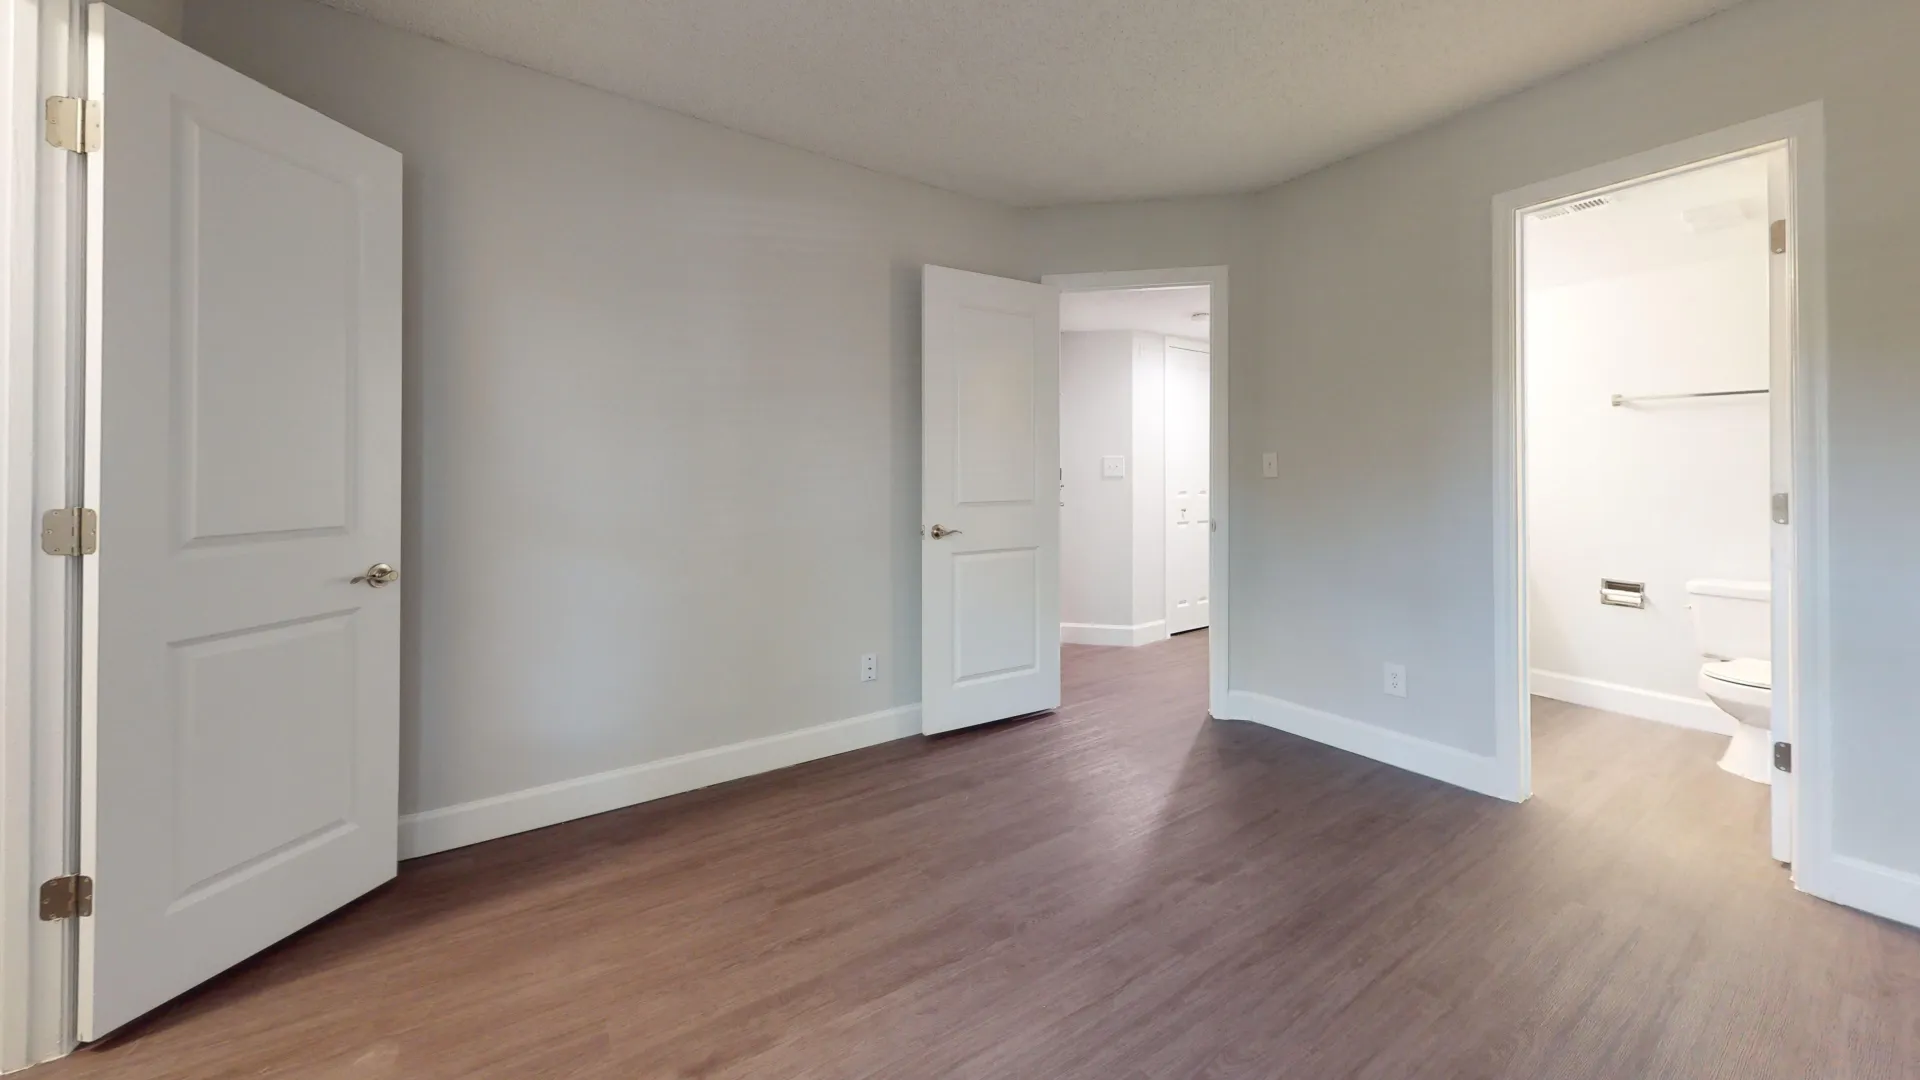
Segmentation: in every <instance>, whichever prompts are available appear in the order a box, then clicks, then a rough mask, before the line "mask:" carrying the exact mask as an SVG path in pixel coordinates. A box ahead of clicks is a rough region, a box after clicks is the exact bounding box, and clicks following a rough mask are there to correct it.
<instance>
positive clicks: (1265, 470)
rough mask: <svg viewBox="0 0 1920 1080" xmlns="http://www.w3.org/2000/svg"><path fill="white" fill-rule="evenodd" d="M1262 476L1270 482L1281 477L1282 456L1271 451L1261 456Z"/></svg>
mask: <svg viewBox="0 0 1920 1080" xmlns="http://www.w3.org/2000/svg"><path fill="white" fill-rule="evenodd" d="M1260 475H1261V476H1264V477H1266V478H1267V479H1269V480H1273V479H1276V478H1277V477H1279V475H1280V455H1279V454H1276V453H1274V452H1273V451H1271V450H1269V451H1267V452H1266V453H1264V454H1261V455H1260Z"/></svg>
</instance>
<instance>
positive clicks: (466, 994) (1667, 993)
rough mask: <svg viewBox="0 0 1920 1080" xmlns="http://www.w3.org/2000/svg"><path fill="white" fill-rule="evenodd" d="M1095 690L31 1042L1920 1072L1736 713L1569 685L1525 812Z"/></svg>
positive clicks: (462, 854)
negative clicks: (105, 1023)
mask: <svg viewBox="0 0 1920 1080" xmlns="http://www.w3.org/2000/svg"><path fill="white" fill-rule="evenodd" d="M1066 679H1067V687H1066V700H1067V702H1068V704H1067V705H1066V706H1065V707H1064V708H1062V709H1061V710H1060V712H1059V713H1058V714H1057V715H1054V716H1050V717H1046V718H1043V719H1038V720H1033V721H1027V722H1021V723H1014V724H1007V725H1000V726H996V727H993V728H989V729H985V730H979V731H974V732H970V733H964V734H960V735H955V736H949V737H944V738H940V739H936V740H931V741H927V740H920V739H912V740H905V741H902V742H899V743H894V744H890V745H887V746H883V747H877V748H874V749H872V750H867V751H862V752H859V753H855V754H848V755H845V756H842V757H838V758H833V759H830V760H827V761H822V762H815V763H813V764H810V765H804V766H800V767H798V768H794V769H789V770H786V771H784V772H780V773H775V774H770V775H767V776H762V777H756V778H754V779H751V780H746V781H741V782H739V783H734V784H729V785H725V786H723V787H719V788H712V789H708V790H706V791H702V792H696V793H693V794H690V795H685V796H680V797H677V798H674V799H668V800H664V801H661V802H656V803H652V804H649V805H645V806H641V807H636V808H633V809H630V810H624V811H619V812H616V813H612V814H607V815H604V816H601V817H597V818H592V819H589V820H586V821H580V822H574V823H572V824H569V825H563V826H559V827H556V828H553V829H548V830H544V831H541V832H537V833H529V834H525V835H521V836H517V837H512V838H509V839H506V840H501V841H496V842H494V843H491V844H486V845H482V846H479V847H474V848H468V849H465V850H462V851H457V852H450V853H447V854H444V855H440V856H435V857H432V858H428V859H421V860H418V861H415V862H410V863H407V864H406V865H405V866H404V867H403V869H402V872H401V875H400V879H399V881H397V882H396V883H394V884H393V885H391V886H389V887H387V888H385V889H383V890H382V891H380V892H378V893H376V894H374V895H373V896H372V897H370V898H368V899H366V900H365V901H363V902H361V903H359V904H357V905H355V906H354V907H352V908H350V909H349V910H347V911H346V912H344V913H342V914H341V915H338V916H336V917H334V918H332V919H330V920H329V921H327V922H326V923H324V924H322V925H321V926H319V927H316V928H315V929H313V930H311V931H309V932H307V933H305V934H302V935H300V936H299V937H298V938H296V939H294V940H293V941H291V942H288V943H286V944H284V945H283V946H281V947H279V948H277V949H275V950H273V951H272V952H270V953H269V954H267V955H265V956H263V957H260V958H257V959H256V960H254V961H252V962H250V963H248V964H247V965H245V966H243V967H242V968H240V969H237V970H235V971H233V972H231V973H229V974H228V975H226V976H224V977H222V978H220V979H218V980H216V981H215V982H213V983H212V984H210V985H209V986H207V987H205V988H203V989H202V990H201V991H199V992H197V993H195V994H193V995H190V996H189V997H187V998H185V999H183V1000H181V1001H180V1002H177V1003H175V1005H173V1006H172V1007H170V1008H169V1009H167V1010H164V1011H162V1012H161V1013H159V1014H157V1015H155V1016H153V1017H150V1018H148V1019H147V1020H145V1021H142V1022H141V1023H140V1024H138V1025H136V1026H135V1027H134V1028H132V1029H130V1030H129V1031H128V1032H126V1033H125V1034H124V1035H123V1036H121V1037H119V1038H117V1039H115V1040H113V1041H111V1042H109V1043H108V1044H106V1045H105V1046H103V1047H100V1048H95V1049H89V1050H84V1051H82V1052H81V1053H79V1054H77V1055H75V1056H74V1057H72V1058H69V1059H67V1060H66V1061H65V1062H61V1063H57V1064H54V1065H50V1066H46V1067H44V1068H43V1069H41V1070H39V1071H36V1072H35V1073H33V1074H31V1075H32V1076H33V1078H34V1080H68V1078H78V1077H107V1076H111V1077H123V1078H128V1080H133V1078H141V1080H145V1078H159V1077H180V1078H194V1080H207V1078H214V1077H241V1076H246V1077H303V1078H304V1077H324V1078H339V1080H346V1078H375V1080H382V1078H389V1077H405V1078H408V1080H429V1078H438V1077H503V1078H504V1077H515V1078H524V1077H568V1078H602V1077H605V1078H616V1077H618V1078H652V1077H712V1078H720V1077H725V1078H747V1077H752V1078H755V1080H780V1078H797V1077H809V1078H820V1080H828V1078H831V1080H857V1078H885V1080H938V1078H947V1077H954V1078H980V1080H986V1078H995V1080H1000V1078H1006V1080H1027V1078H1033V1080H1064V1078H1086V1080H1194V1078H1228V1077H1236V1078H1237V1077H1246V1078H1259V1080H1273V1078H1280V1077H1285V1078H1290V1080H1291V1078H1305V1080H1315V1078H1320V1077H1367V1078H1381V1080H1399V1078H1408V1077H1448V1078H1451V1077H1459V1078H1476V1080H1477V1078H1494V1077H1513V1078H1524V1080H1555V1078H1576V1077H1596V1078H1598V1077H1607V1078H1616V1077H1617V1078H1634V1080H1643V1078H1653V1077H1673V1078H1685V1080H1711V1078H1721V1077H1724V1078H1727V1080H1755V1078H1773V1077H1779V1078H1783V1080H1784V1078H1792V1080H1808V1078H1820V1080H1828V1078H1845V1077H1873V1078H1889V1080H1891V1078H1901V1080H1906V1078H1913V1077H1920V934H1916V933H1914V932H1911V931H1908V930H1905V929H1902V928H1898V927H1895V926H1893V925H1891V924H1888V923H1884V922H1880V921H1878V920H1875V919H1872V918H1869V917H1867V916H1863V915H1860V914H1857V913H1854V912H1851V911H1847V910H1843V909H1840V908H1837V907H1833V906H1830V905H1827V904H1824V903H1821V902H1820V901H1817V900H1813V899H1811V898H1808V897H1806V896H1803V895H1800V894H1798V893H1795V892H1794V891H1793V890H1792V888H1791V887H1790V886H1789V884H1788V881H1787V877H1786V873H1785V871H1783V870H1782V869H1780V868H1779V867H1778V866H1776V865H1775V864H1774V863H1773V862H1771V861H1770V860H1769V859H1768V857H1767V854H1766V837H1765V815H1766V798H1765V790H1764V789H1763V788H1761V787H1759V786H1757V785H1754V784H1750V783H1748V782H1747V781H1744V780H1740V779H1737V778H1735V777H1732V776H1729V775H1727V774H1726V773H1723V772H1721V771H1720V770H1718V769H1717V768H1715V767H1714V759H1715V757H1716V756H1717V754H1718V753H1719V749H1720V744H1721V742H1722V741H1723V740H1720V739H1716V738H1715V737H1713V736H1709V735H1701V734H1696V733H1692V732H1687V731H1681V730H1678V729H1673V728H1666V727H1662V726H1659V725H1656V724H1651V723H1647V722H1643V721H1637V720H1628V719H1624V718H1621V717H1616V716H1610V715H1606V714H1603V713H1596V712H1592V711H1588V710H1580V709H1574V708H1571V707H1568V706H1561V705H1556V704H1553V703H1549V702H1541V703H1539V708H1538V710H1537V714H1536V720H1535V724H1536V739H1535V750H1534V753H1535V770H1536V787H1537V789H1538V792H1539V794H1538V795H1537V796H1536V797H1535V799H1534V800H1533V801H1532V802H1531V803H1528V804H1527V805H1525V806H1520V807H1516V806H1510V805H1506V804H1502V803H1498V802H1495V801H1492V800H1489V799H1485V798H1481V797H1479V796H1475V795H1470V794H1467V793H1465V792H1461V791H1457V790H1452V789H1449V788H1447V787H1444V786H1442V785H1440V784H1438V783H1434V782H1432V781H1428V780H1425V779H1422V778H1419V777H1415V776H1411V775H1409V774H1406V773H1402V772H1398V771H1396V770H1394V769H1390V768H1387V767H1385V766H1381V765H1376V764H1373V763H1371V762H1368V761H1365V760H1363V759H1360V758H1356V757H1352V756H1349V755H1346V754H1342V753H1340V752H1338V751H1335V750H1331V749H1327V748H1325V747H1321V746H1317V745H1315V744H1312V743H1308V742H1304V741H1302V740H1299V739H1295V738H1292V737H1289V736H1286V735H1282V734H1280V733H1277V732H1274V731H1269V730H1266V729H1262V728H1258V727H1254V726H1251V725H1247V724H1241V723H1232V722H1221V721H1211V720H1208V719H1207V718H1206V716H1205V699H1206V641H1205V635H1204V634H1197V635H1187V636H1184V637H1181V638H1178V639H1175V640H1173V641H1170V642H1167V643H1165V644H1160V645H1153V646H1148V647H1146V648H1140V649H1092V648H1082V647H1069V648H1068V650H1067V660H1066Z"/></svg>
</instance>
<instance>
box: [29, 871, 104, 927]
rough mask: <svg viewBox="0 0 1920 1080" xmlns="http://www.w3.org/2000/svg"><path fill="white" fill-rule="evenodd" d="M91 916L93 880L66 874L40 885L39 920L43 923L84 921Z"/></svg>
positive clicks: (83, 876)
mask: <svg viewBox="0 0 1920 1080" xmlns="http://www.w3.org/2000/svg"><path fill="white" fill-rule="evenodd" d="M92 914H93V879H92V878H90V877H88V876H87V875H85V874H68V875H67V876H66V877H57V878H50V879H48V880H46V881H43V882H41V883H40V918H41V919H42V920H43V921H45V922H55V921H58V920H60V919H84V918H86V917H87V916H89V915H92Z"/></svg>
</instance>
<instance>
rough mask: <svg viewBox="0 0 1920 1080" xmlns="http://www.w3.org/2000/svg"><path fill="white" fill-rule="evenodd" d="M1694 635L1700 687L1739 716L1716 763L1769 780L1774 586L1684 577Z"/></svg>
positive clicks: (1757, 779) (1722, 708) (1763, 781)
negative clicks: (1699, 658) (1699, 660)
mask: <svg viewBox="0 0 1920 1080" xmlns="http://www.w3.org/2000/svg"><path fill="white" fill-rule="evenodd" d="M1687 593H1688V594H1689V600H1688V604H1687V606H1688V607H1689V608H1691V609H1692V610H1693V629H1694V635H1695V637H1696V638H1697V639H1698V641H1699V645H1700V654H1701V655H1702V656H1704V657H1705V658H1706V663H1704V664H1702V665H1700V683H1699V685H1700V692H1701V693H1703V694H1705V695H1706V696H1707V699H1708V700H1709V701H1712V702H1713V703H1714V704H1715V705H1717V706H1719V708H1720V711H1721V712H1724V713H1726V714H1727V715H1728V716H1731V717H1733V718H1734V720H1736V721H1738V722H1737V723H1736V724H1734V726H1733V738H1732V739H1731V740H1729V741H1728V743H1727V752H1726V753H1724V754H1722V755H1721V756H1720V767H1721V768H1723V769H1725V770H1727V771H1728V772H1730V773H1732V774H1733V775H1735V776H1743V777H1745V778H1747V779H1748V780H1752V781H1755V782H1757V783H1761V784H1771V783H1773V663H1772V657H1773V619H1772V616H1771V614H1770V613H1771V611H1772V598H1773V587H1772V585H1771V584H1769V583H1768V582H1765V581H1727V580H1721V579H1702V580H1699V581H1689V582H1687Z"/></svg>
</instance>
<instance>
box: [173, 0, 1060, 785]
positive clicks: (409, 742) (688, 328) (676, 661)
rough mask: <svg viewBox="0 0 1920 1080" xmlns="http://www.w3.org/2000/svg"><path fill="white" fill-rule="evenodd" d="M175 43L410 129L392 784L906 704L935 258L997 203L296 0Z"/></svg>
mask: <svg viewBox="0 0 1920 1080" xmlns="http://www.w3.org/2000/svg"><path fill="white" fill-rule="evenodd" d="M188 41H189V42H190V43H191V44H192V45H193V46H194V47H195V48H197V49H200V50H202V51H203V52H206V53H208V54H209V55H211V56H213V57H214V58H215V59H217V60H220V61H222V62H224V63H227V64H229V65H231V66H233V67H235V68H238V69H239V70H240V71H242V72H245V73H247V74H249V75H252V76H253V77H255V78H257V79H260V80H261V81H262V82H265V83H267V84H268V85H269V86H272V87H274V88H275V89H277V90H279V91H281V92H283V93H286V94H289V95H291V96H293V97H294V98H296V99H298V100H300V101H303V102H305V103H307V104H309V105H312V106H313V107H315V108H317V109H319V110H320V111H322V112H325V113H327V114H328V115H330V116H333V117H335V118H336V119H339V120H341V121H342V122H344V123H346V124H349V125H351V126H353V127H355V128H358V129H359V130H361V131H364V132H366V133H367V134H368V135H371V136H372V137H374V138H376V139H379V140H380V141H382V142H384V143H387V144H388V145H390V146H393V147H395V148H397V149H399V150H400V151H401V152H402V153H404V154H405V155H406V183H407V192H406V214H407V220H406V307H405V310H406V320H407V322H406V365H407V371H406V395H407V398H406V421H407V432H408V440H409V441H408V444H407V451H406V489H407V498H408V503H409V505H408V514H407V518H406V529H407V544H406V550H405V551H404V552H402V553H401V555H400V557H401V559H402V561H403V565H404V566H405V568H406V573H407V590H408V591H407V597H406V603H407V607H406V622H405V632H404V649H405V661H406V672H407V674H406V685H405V690H404V693H405V703H404V714H403V725H404V746H403V763H402V767H403V794H402V809H403V811H406V812H414V811H420V810H426V809H432V808H437V807H444V806H448V805H451V804H456V803H462V802H466V801H469V800H474V799H479V798H483V797H486V796H491V795H499V794H503V793H507V792H512V791H516V790H520V789H523V788H527V787H530V786H533V785H539V784H547V783H551V782H554V781H559V780H565V779H569V778H573V777H579V776H584V775H589V774H593V773H599V772H603V771H606V770H610V769H615V768H620V767H623V766H628V765H634V764H639V763H642V762H648V761H655V760H658V759H662V758H666V757H670V756H673V755H678V754H685V753H689V752H692V751H697V750H702V749H707V748H711V747H718V746H723V745H728V744H732V743H737V742H740V741H742V740H747V739H753V738H757V737H762V736H768V735H774V734H779V733H782V732H786V731H792V730H795V729H799V728H804V727H808V726H811V725H816V724H821V723H826V722H829V721H835V720H841V719H845V718H849V717H853V716H858V715H863V714H866V713H870V712H874V711H877V710H881V709H885V708H888V707H890V706H894V705H901V704H910V703H913V702H917V701H918V700H919V696H920V674H919V655H920V645H919V618H920V615H919V610H920V601H919V577H920V553H919V539H918V527H919V517H920V509H919V486H920V482H919V467H920V421H919V411H920V378H919V370H920V357H919V338H920V327H919V310H920V308H919V305H920V291H919V277H920V271H919V268H920V265H921V264H922V263H923V262H935V263H942V264H946V265H950V266H957V267H962V268H965V269H970V270H977V271H983V272H988V273H998V274H1014V275H1018V274H1019V273H1020V271H1021V270H1022V269H1023V262H1022V252H1021V247H1020V245H1019V242H1018V233H1017V219H1016V215H1015V214H1014V213H1013V212H1011V211H1008V210H1004V209H1001V208H998V207H995V206H991V205H988V204H985V203H980V202H976V201H972V200H969V199H964V198H960V197H958V196H954V195H950V194H947V193H944V192H940V191H936V190H934V189H932V188H928V187H924V186H921V185H918V184H914V183H910V182H907V181H904V180H897V179H893V178H890V177H885V176H881V175H879V174H876V173H872V172H868V171H866V170H863V169H858V168H855V167H853V166H850V165H844V164H841V163H838V162H834V161H830V160H828V159H826V158H822V157H819V156H816V155H813V154H808V153H803V152H801V151H798V150H793V149H790V148H787V147H783V146H779V145H776V144H773V143H769V142H765V141H763V140H759V139H754V138H750V137H748V136H744V135H740V134H737V133H734V132H729V131H726V130H723V129H721V128H717V127H714V126H712V125H710V124H705V123H701V122H699V121H696V120H692V119H689V118H686V117H683V116H679V115H676V114H673V113H669V112H665V111H663V110H659V109H654V108H650V107H647V106H643V105H636V104H634V103H632V102H629V101H625V100H623V99H620V98H616V97H613V96H611V95H608V94H603V93H600V92H599V91H595V90H589V89H586V88H584V87H581V86H578V85H576V84H573V83H569V82H565V81H563V80H560V79H556V78H552V77H549V76H546V75H540V74H536V73H534V72H532V71H529V70H526V69H524V68H519V67H515V66H513V65H511V64H507V63H503V62H500V61H497V60H491V59H487V58H485V57H482V56H480V55H477V54H475V53H470V52H463V51H460V50H457V49H454V48H451V47H448V46H445V45H440V44H436V43H434V42H431V41H429V40H427V39H425V38H421V37H415V36H411V35H408V34H403V33H400V32H398V31H395V30H390V29H387V28H384V27H381V26H379V25H376V24H374V23H372V22H370V21H367V20H364V19H361V18H358V17H355V16H350V15H346V14H342V13H340V12H337V11H333V10H331V9H328V8H323V7H320V6H318V5H315V4H311V3H307V2H304V0H196V2H195V3H194V4H193V5H192V7H191V9H190V12H189V17H188ZM867 652H877V653H879V654H880V663H881V678H880V680H879V681H878V682H875V683H868V684H862V683H860V682H859V681H858V673H859V672H858V665H859V658H860V656H861V654H863V653H867Z"/></svg>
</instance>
